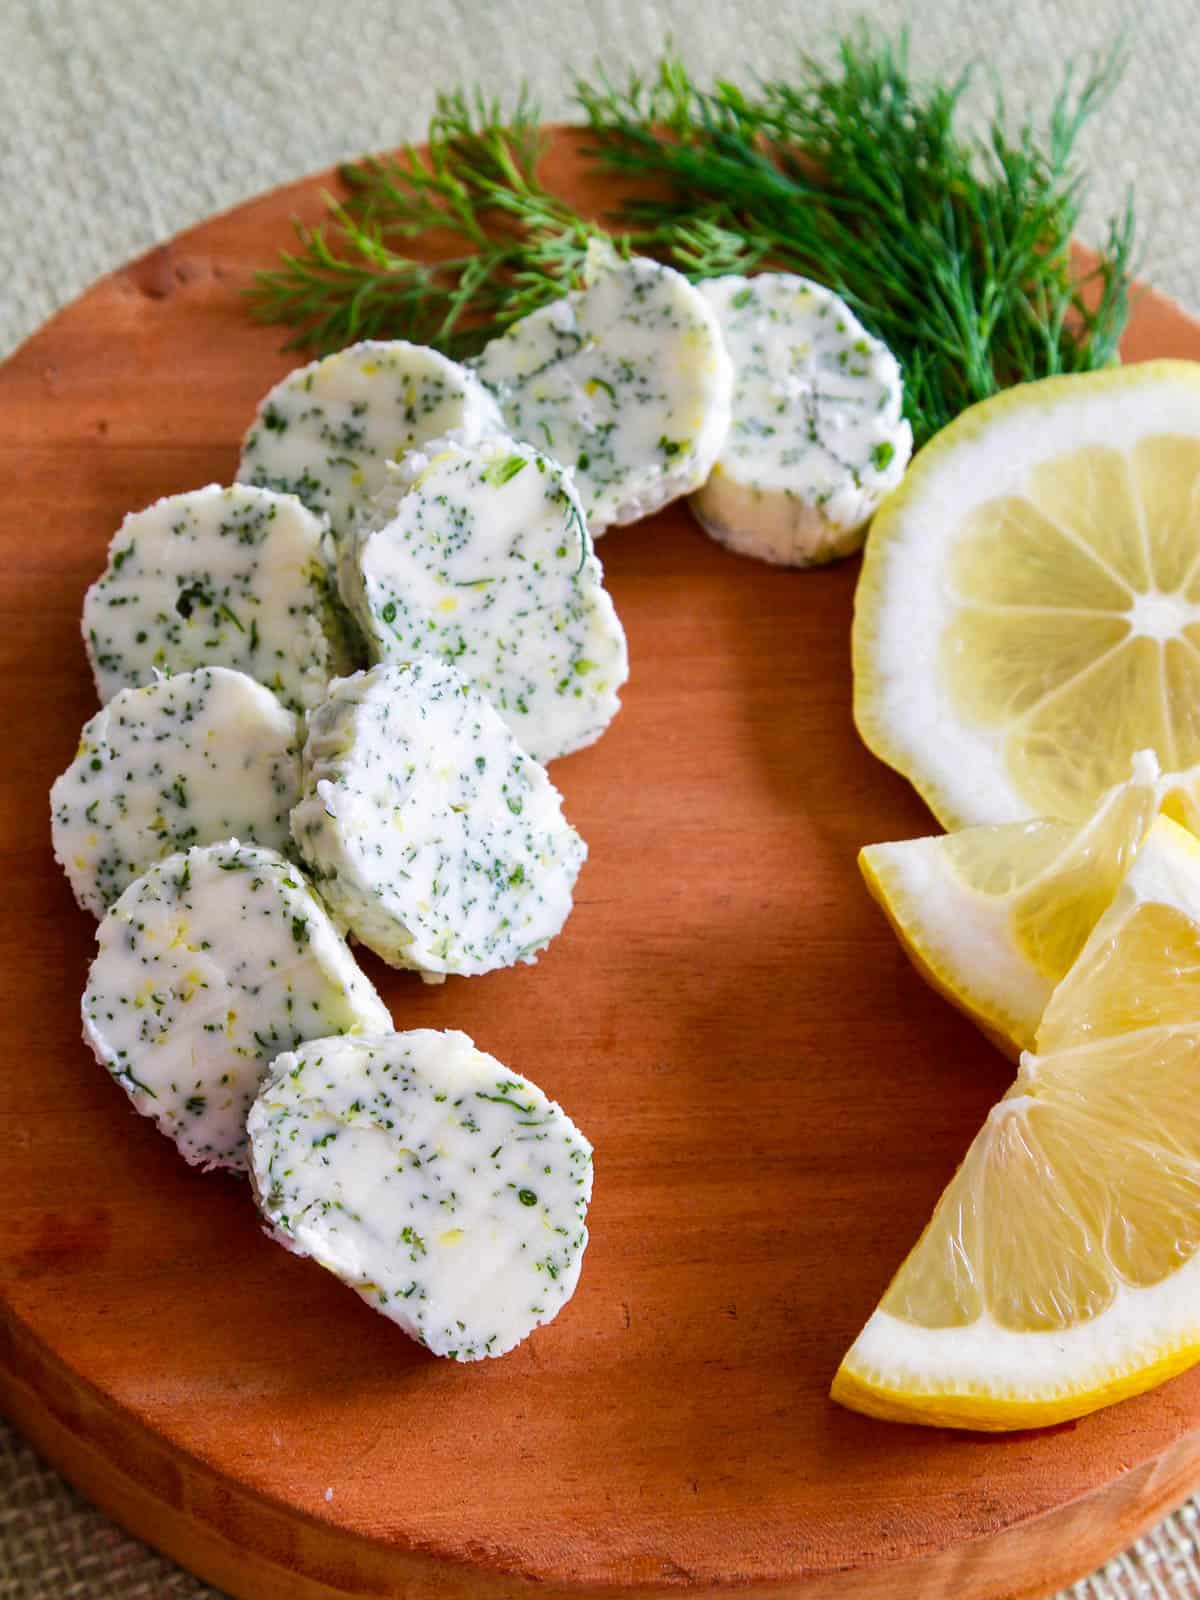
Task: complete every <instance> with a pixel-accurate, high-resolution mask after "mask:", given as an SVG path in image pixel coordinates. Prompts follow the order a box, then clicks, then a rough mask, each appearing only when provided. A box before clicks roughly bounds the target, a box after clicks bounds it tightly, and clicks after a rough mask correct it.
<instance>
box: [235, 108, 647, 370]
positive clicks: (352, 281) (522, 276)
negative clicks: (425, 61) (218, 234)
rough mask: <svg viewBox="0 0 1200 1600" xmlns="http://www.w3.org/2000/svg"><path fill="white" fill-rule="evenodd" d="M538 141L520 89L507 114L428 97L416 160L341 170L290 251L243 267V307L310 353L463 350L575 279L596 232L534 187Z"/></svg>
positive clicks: (407, 156)
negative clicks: (362, 342) (431, 106)
mask: <svg viewBox="0 0 1200 1600" xmlns="http://www.w3.org/2000/svg"><path fill="white" fill-rule="evenodd" d="M541 148H542V132H541V123H540V118H539V116H538V112H537V109H536V107H535V106H534V105H533V104H532V103H531V102H530V101H529V100H528V99H527V97H526V96H525V95H524V94H522V95H521V97H520V99H519V101H518V103H517V105H516V107H515V109H514V111H513V112H512V113H511V115H505V114H504V113H503V112H502V111H501V108H500V107H499V106H498V105H497V104H496V103H495V102H494V101H488V100H484V99H483V98H481V97H480V96H475V97H468V96H467V95H465V94H462V93H456V94H444V95H439V97H438V100H437V109H436V111H435V113H434V116H433V120H432V122H431V124H430V129H429V139H428V153H427V155H426V156H425V157H423V156H422V155H421V154H420V153H419V152H417V151H415V150H409V151H405V152H403V153H401V154H399V155H395V156H378V157H369V158H367V159H365V160H363V161H360V162H356V163H353V164H347V165H345V166H343V167H341V168H340V169H339V172H338V176H339V179H340V180H341V183H342V186H343V188H344V189H345V191H346V196H345V198H344V199H343V200H341V201H336V200H333V199H332V198H330V199H329V207H330V213H329V216H328V218H327V219H326V220H325V221H324V222H322V223H320V224H319V225H318V226H317V227H315V228H306V227H304V226H302V225H300V224H297V229H296V231H297V235H298V238H299V248H298V249H296V250H293V251H287V252H284V253H283V255H282V258H281V263H280V265H279V266H278V267H275V268H274V269H273V270H271V271H266V272H259V273H257V274H256V276H255V280H254V284H253V287H252V288H251V290H250V294H249V300H250V310H251V314H252V315H253V316H254V317H255V318H256V320H258V321H260V322H270V323H283V324H285V325H287V326H289V327H291V328H294V329H295V332H294V334H293V336H292V338H291V339H290V340H289V341H288V345H287V347H286V348H289V349H296V348H304V349H310V350H312V351H314V352H315V353H317V354H320V355H323V354H326V353H328V352H330V351H333V350H339V349H342V348H343V347H344V346H345V345H348V344H352V343H354V342H355V341H356V340H359V339H412V340H415V341H417V342H420V343H426V344H433V345H436V346H438V348H439V349H442V350H444V351H446V352H447V353H448V354H450V355H455V356H464V355H470V354H472V353H474V352H475V351H476V350H478V349H479V348H480V346H481V345H482V344H483V343H484V342H485V341H486V340H487V339H489V338H491V337H492V336H493V335H494V334H495V333H497V332H499V331H501V330H502V329H504V328H505V327H507V326H508V325H509V324H510V323H512V322H515V321H517V319H518V318H520V317H523V316H525V315H527V314H528V313H529V312H530V311H534V310H536V309H537V307H538V306H541V305H545V304H546V302H547V301H549V300H554V299H557V298H558V297H559V296H560V295H561V294H563V293H564V292H565V291H566V290H567V289H570V288H574V287H577V286H578V285H579V283H580V282H581V281H582V279H581V274H582V270H583V265H584V261H585V259H586V256H587V251H588V245H589V244H590V243H591V241H592V240H594V239H595V238H597V237H605V238H607V237H608V235H607V234H604V233H603V232H602V230H601V229H599V228H597V227H596V226H595V224H593V223H589V222H586V221H584V219H583V218H582V217H581V216H579V215H578V213H577V212H576V211H574V210H573V208H572V207H571V206H569V205H567V204H566V203H565V202H564V201H562V200H560V199H558V198H557V197H556V196H555V195H553V194H551V193H550V192H549V191H548V190H547V189H545V188H544V187H543V186H542V185H541V183H540V182H539V181H538V178H537V162H538V158H539V155H540V153H541ZM417 241H421V242H422V243H423V245H424V248H423V249H422V251H421V254H420V255H419V256H418V255H414V254H410V253H409V251H410V247H411V245H412V244H413V243H415V242H417ZM618 247H620V244H619V242H618Z"/></svg>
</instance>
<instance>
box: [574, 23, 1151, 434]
mask: <svg viewBox="0 0 1200 1600" xmlns="http://www.w3.org/2000/svg"><path fill="white" fill-rule="evenodd" d="M1118 73H1119V62H1118V59H1117V57H1116V55H1115V54H1114V55H1112V56H1109V57H1108V58H1106V59H1104V60H1101V61H1099V62H1097V63H1096V64H1095V65H1094V67H1093V68H1092V70H1091V71H1089V72H1088V73H1087V75H1086V76H1085V77H1084V79H1083V81H1082V83H1081V84H1080V85H1079V87H1078V88H1076V85H1075V80H1074V77H1073V75H1072V74H1071V73H1070V72H1068V73H1067V76H1066V79H1065V81H1064V83H1063V86H1062V88H1061V90H1060V92H1059V93H1058V95H1057V96H1056V98H1055V100H1054V102H1053V104H1052V107H1051V110H1050V115H1049V118H1048V122H1047V129H1046V132H1045V133H1044V134H1041V135H1039V133H1038V131H1037V129H1036V127H1035V125H1034V124H1033V123H1032V121H1029V120H1026V121H1025V122H1024V123H1022V124H1021V125H1020V126H1019V127H1018V128H1017V129H1016V131H1015V132H1012V131H1010V130H1009V128H1008V125H1007V122H1006V118H1005V115H1004V107H1003V104H1002V103H1001V102H1000V101H999V99H998V100H997V105H996V109H995V112H994V115H993V117H992V119H991V122H990V126H989V128H988V131H987V133H986V135H983V136H968V135H964V134H962V133H960V132H959V130H958V126H957V119H958V112H959V107H960V102H961V99H962V96H963V92H964V90H965V88H966V86H967V83H968V81H969V77H970V74H969V72H968V73H964V74H963V75H962V76H961V77H959V78H958V79H956V80H954V81H953V82H951V83H948V84H935V85H933V86H931V87H929V88H924V89H923V88H919V87H918V86H916V85H915V84H914V83H913V81H912V78H911V76H910V74H909V70H908V64H907V58H906V40H905V39H904V38H903V37H902V38H901V40H900V42H899V44H898V45H897V46H895V47H893V46H891V45H889V44H887V43H877V42H875V41H874V40H873V38H872V37H871V36H869V35H868V34H867V32H866V30H865V29H863V30H860V31H858V32H856V33H853V34H851V35H849V36H847V37H846V38H845V39H843V40H842V42H841V45H840V49H839V52H838V57H837V62H836V65H835V66H834V67H833V68H827V67H825V66H824V65H823V64H822V63H820V62H818V61H816V60H814V59H812V58H811V57H805V58H803V59H802V60H801V61H800V63H799V66H798V70H797V72H796V74H795V76H794V77H792V78H789V79H771V80H767V81H765V82H762V83H760V84H758V85H757V87H756V89H755V90H754V92H753V93H752V94H748V93H746V92H745V91H743V90H742V89H740V88H739V87H738V86H737V85H735V84H732V83H729V82H718V83H717V84H715V85H714V86H713V87H711V88H707V89H706V88H702V87H701V86H700V85H698V84H697V83H695V82H694V81H693V80H692V78H691V77H690V76H689V74H688V73H687V71H686V70H685V68H684V67H683V65H682V64H681V62H680V61H678V60H677V59H675V58H674V57H667V58H665V59H664V60H663V61H662V62H660V64H659V66H658V69H657V71H656V72H655V73H654V74H653V75H652V76H650V77H649V78H643V77H640V76H638V75H636V74H635V75H633V76H632V77H631V78H630V79H629V80H628V82H627V83H625V84H624V85H623V86H618V85H614V84H613V83H612V82H611V81H610V80H609V79H607V78H606V77H604V76H601V77H600V78H599V79H598V81H597V82H593V83H588V82H586V81H582V80H581V81H579V82H578V83H577V85H576V95H577V99H578V101H579V103H580V105H581V106H582V108H583V110H584V112H585V114H586V116H587V120H588V123H589V126H590V128H591V130H592V134H593V151H594V154H595V156H596V158H597V160H598V161H599V162H600V163H601V164H602V165H603V166H604V167H605V168H607V169H608V170H609V171H610V172H613V173H618V174H621V175H623V176H625V177H627V178H629V179H630V180H631V183H632V188H631V192H630V194H629V196H628V197H627V199H626V202H625V204H624V207H623V212H622V214H623V217H624V219H625V220H626V221H627V222H628V223H629V224H630V225H631V226H633V227H636V226H637V225H638V224H639V223H646V222H650V221H653V223H654V228H655V233H656V250H655V253H657V254H660V255H662V256H664V258H670V257H671V256H675V257H676V258H679V257H680V254H681V251H685V250H686V247H687V246H686V242H687V240H688V239H690V238H691V237H693V236H694V234H695V231H696V230H697V229H698V228H700V229H705V230H708V231H709V233H710V234H724V235H726V236H727V237H728V238H730V239H731V240H734V241H737V246H738V250H740V252H741V255H742V258H743V260H745V261H746V262H747V263H749V264H751V265H758V264H761V263H769V264H771V265H774V266H778V267H781V268H785V269H787V270H791V271H797V272H800V273H804V274H806V275H807V276H809V277H812V278H815V279H817V280H818V281H820V282H822V283H824V284H826V285H827V286H828V287H830V288H831V289H833V290H834V291H835V292H836V293H838V294H839V295H840V296H841V297H842V298H843V299H844V300H845V301H846V302H847V303H848V304H849V305H850V307H851V308H852V309H853V310H854V311H855V313H856V314H857V315H858V316H859V317H860V318H861V319H862V321H863V322H864V324H865V325H866V326H867V328H868V329H870V331H871V332H873V333H875V334H877V335H878V336H879V337H880V338H882V339H883V340H884V341H885V343H887V344H888V345H889V346H890V347H891V349H892V350H893V351H894V352H895V354H896V355H897V357H898V358H899V360H900V362H901V365H902V367H903V368H904V375H905V397H906V409H907V413H908V415H909V418H910V420H911V422H912V424H913V429H914V433H915V435H916V440H917V443H918V444H920V443H922V442H923V441H924V440H925V439H927V438H928V437H929V436H930V435H931V434H932V433H934V432H936V431H937V430H938V429H939V428H941V427H942V426H944V425H945V424H946V423H947V422H949V421H950V420H951V418H952V417H954V416H956V415H957V414H958V412H960V411H962V410H963V409H964V407H966V406H968V405H970V404H972V403H973V402H975V401H977V400H982V399H985V398H986V397H987V396H988V395H990V394H994V393H995V392H996V391H997V390H998V389H1001V388H1005V387H1007V386H1008V385H1010V384H1013V383H1018V382H1022V381H1024V380H1027V379H1034V378H1040V377H1044V376H1047V375H1049V374H1052V373H1059V372H1078V371H1084V370H1088V369H1091V368H1095V367H1100V366H1105V365H1107V364H1109V363H1110V362H1112V361H1113V360H1115V359H1116V354H1117V346H1118V342H1119V340H1120V337H1121V334H1122V332H1123V330H1124V327H1125V324H1126V321H1127V319H1128V314H1129V281H1130V270H1131V269H1130V262H1131V253H1132V246H1133V216H1132V209H1131V207H1130V206H1128V205H1127V207H1126V209H1125V211H1124V213H1123V214H1122V215H1121V216H1120V217H1118V218H1116V219H1115V220H1114V221H1113V222H1112V223H1111V224H1110V227H1109V233H1108V240H1107V244H1106V247H1105V249H1104V251H1103V252H1102V253H1101V255H1100V257H1099V260H1098V263H1097V266H1096V268H1095V270H1094V272H1093V273H1092V274H1091V275H1090V277H1089V279H1088V281H1087V282H1085V283H1080V282H1079V281H1078V279H1077V278H1076V276H1075V274H1074V272H1073V269H1072V260H1071V254H1070V244H1071V238H1072V235H1073V233H1074V231H1075V227H1076V224H1077V222H1078V219H1079V214H1080V207H1081V201H1082V196H1083V179H1082V176H1081V173H1080V171H1079V168H1078V164H1077V162H1076V159H1075V149H1076V145H1077V140H1078V135H1079V132H1080V129H1081V128H1082V126H1083V125H1084V123H1085V122H1086V121H1087V120H1088V118H1089V117H1090V116H1091V115H1092V114H1093V113H1094V112H1095V110H1096V109H1097V108H1098V106H1099V105H1100V104H1101V103H1102V102H1103V100H1104V98H1105V97H1106V95H1107V94H1108V92H1109V91H1110V90H1111V88H1112V86H1113V84H1114V82H1115V80H1116V77H1117V75H1118ZM647 186H650V187H651V188H652V192H653V195H654V198H653V200H652V201H651V200H647V199H646V198H645V194H646V190H647ZM734 253H735V254H736V252H734ZM685 265H686V264H685ZM721 270H730V268H728V267H726V268H722V269H721ZM695 275H697V276H703V275H705V274H704V273H703V272H697V273H696V274H695Z"/></svg>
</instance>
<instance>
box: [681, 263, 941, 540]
mask: <svg viewBox="0 0 1200 1600" xmlns="http://www.w3.org/2000/svg"><path fill="white" fill-rule="evenodd" d="M699 290H700V292H701V293H702V294H703V295H704V296H705V298H706V299H707V301H708V303H709V304H710V305H711V306H712V308H713V310H714V311H715V312H716V314H717V317H718V318H719V320H720V324H721V332H722V334H723V336H724V338H725V342H726V344H727V345H728V347H729V352H730V355H731V356H732V358H733V370H734V385H733V422H732V425H731V427H730V429H729V436H728V438H727V439H726V441H725V445H724V448H723V449H722V451H721V454H720V456H719V457H718V459H717V462H716V465H715V466H714V467H713V469H712V473H711V475H710V477H709V479H708V482H707V483H705V484H704V486H703V487H702V488H700V489H698V490H697V491H696V493H695V494H693V496H692V499H691V506H692V510H693V511H694V513H695V515H696V517H697V519H698V520H699V522H700V523H701V525H702V526H703V527H704V528H705V529H706V531H707V532H708V533H710V534H712V536H713V538H714V539H717V540H719V541H720V543H722V544H724V545H728V546H729V548H730V549H731V550H736V551H738V552H739V553H740V554H741V555H747V556H757V557H758V559H759V560H760V561H770V562H774V563H777V564H778V565H781V566H793V567H807V566H812V565H814V564H816V563H819V562H824V561H833V560H835V559H836V558H837V557H839V556H845V555H849V554H850V553H851V552H852V551H854V550H857V549H858V548H859V546H860V545H861V544H862V542H863V538H864V532H865V528H866V525H867V523H868V522H869V520H870V518H871V517H872V515H873V514H874V512H875V509H876V507H877V506H878V505H879V502H880V501H881V500H882V499H883V497H884V495H886V494H887V493H888V491H889V490H891V489H894V488H895V486H896V485H897V484H898V483H899V481H900V479H901V478H902V477H903V475H904V469H905V467H906V466H907V465H908V458H909V456H910V455H911V454H912V429H911V428H910V427H909V425H908V423H907V422H906V421H905V420H904V417H903V416H902V414H901V412H902V407H903V403H904V386H903V382H902V380H901V376H900V366H899V363H898V362H897V360H896V358H895V356H893V355H892V353H891V351H890V350H889V349H888V348H887V346H886V345H884V344H881V343H880V341H879V340H878V339H875V338H872V337H871V335H870V334H869V333H868V332H867V331H866V329H865V328H864V327H863V326H862V324H861V323H860V322H859V321H858V320H857V318H856V317H855V316H854V315H853V313H852V312H851V311H850V310H849V308H848V307H847V306H846V305H845V304H844V302H843V301H841V300H839V299H838V297H837V296H836V295H835V294H832V293H831V292H830V291H829V290H828V289H824V288H822V287H821V285H820V284H817V283H810V282H809V280H808V279H807V278H797V277H793V276H791V275H790V274H787V273H775V272H764V273H761V274H760V275H759V276H757V277H754V278H739V277H724V278H710V279H708V280H707V281H706V282H704V283H702V284H700V285H699Z"/></svg>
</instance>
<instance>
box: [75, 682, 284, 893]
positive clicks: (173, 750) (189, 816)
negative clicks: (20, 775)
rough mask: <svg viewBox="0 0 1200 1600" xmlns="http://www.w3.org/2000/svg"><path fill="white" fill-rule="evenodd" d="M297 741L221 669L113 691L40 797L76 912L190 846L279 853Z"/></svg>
mask: <svg viewBox="0 0 1200 1600" xmlns="http://www.w3.org/2000/svg"><path fill="white" fill-rule="evenodd" d="M301 740H302V735H301V728H300V723H299V719H298V718H297V717H296V716H295V715H294V714H293V713H292V712H290V711H288V710H285V708H284V707H283V706H281V705H280V703H279V701H278V700H277V699H276V698H275V696H274V695H273V694H272V693H271V691H270V690H269V689H264V688H263V686H262V684H260V683H255V681H254V679H253V678H248V677H247V676H246V675H245V673H243V672H232V671H230V669H229V668H227V667H199V668H197V669H196V671H194V672H183V673H180V674H179V676H178V677H174V678H162V679H160V680H159V681H158V682H157V683H148V684H146V686H145V687H144V688H141V689H122V690H121V691H120V693H119V694H117V695H115V696H114V697H113V699H111V700H110V701H109V702H108V704H107V705H106V706H105V707H104V708H103V710H101V711H99V712H97V713H96V715H95V716H94V717H93V718H92V719H91V721H90V722H88V723H87V724H86V725H85V727H84V729H83V733H82V735H81V736H80V740H79V749H78V751H77V752H76V755H75V759H74V761H72V763H71V765H70V766H69V767H68V768H67V770H66V771H65V772H64V773H63V774H62V776H61V777H59V778H58V779H57V781H56V782H55V784H54V787H53V788H52V789H51V791H50V817H51V830H52V834H53V840H54V854H55V857H56V859H57V860H58V861H59V863H60V864H61V865H62V867H63V869H64V870H65V872H66V874H67V877H68V878H69V879H70V882H71V887H72V889H73V890H74V891H75V898H76V899H77V900H78V901H79V903H80V905H81V906H83V907H84V908H85V909H86V910H88V911H91V912H93V913H94V914H95V915H96V916H98V917H102V916H103V915H104V912H105V910H106V908H107V907H108V906H110V905H111V904H112V902H113V901H114V900H115V899H116V898H117V896H118V895H119V894H120V893H121V891H122V890H123V889H124V888H125V887H126V885H127V884H129V883H132V881H133V880H134V878H136V877H138V876H139V874H141V873H142V872H144V871H145V870H146V868H147V867H148V866H150V865H151V863H152V862H155V861H160V860H162V859H163V857H165V856H169V855H172V854H174V853H175V851H177V850H187V849H189V848H190V847H191V846H192V845H195V844H214V843H216V842H217V841H218V840H220V839H241V840H243V841H248V842H251V843H254V844H262V845H268V846H270V847H271V848H272V849H277V850H282V849H286V848H288V847H289V846H290V845H291V834H290V832H289V829H288V815H289V813H290V811H291V809H292V807H293V806H294V805H295V803H296V801H297V800H298V799H299V798H300V745H301Z"/></svg>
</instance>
